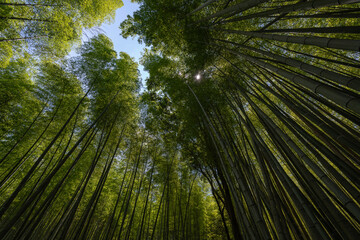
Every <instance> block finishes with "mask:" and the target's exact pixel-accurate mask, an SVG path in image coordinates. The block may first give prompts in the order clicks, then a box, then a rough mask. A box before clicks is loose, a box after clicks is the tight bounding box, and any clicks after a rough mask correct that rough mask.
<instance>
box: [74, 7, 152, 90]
mask: <svg viewBox="0 0 360 240" xmlns="http://www.w3.org/2000/svg"><path fill="white" fill-rule="evenodd" d="M123 3H124V6H123V7H121V8H119V9H118V10H117V11H116V17H115V21H113V22H112V23H111V24H102V25H101V26H100V29H101V31H100V32H99V33H104V34H105V35H107V36H108V37H109V38H110V39H111V40H112V41H113V43H114V49H115V51H116V52H118V53H119V52H126V53H127V54H129V55H130V56H131V57H133V58H134V59H135V61H136V62H138V63H139V60H140V58H141V52H142V51H143V48H145V45H144V44H139V43H138V41H137V39H136V38H135V39H132V38H128V39H125V38H123V37H122V36H121V35H120V32H121V31H120V29H119V26H120V23H121V22H122V21H124V20H125V19H126V18H127V15H130V16H131V15H132V14H133V12H134V11H136V10H138V9H139V4H137V3H132V2H131V1H130V0H123ZM92 36H93V35H92V34H91V33H90V32H89V31H85V34H84V35H83V37H82V40H83V41H87V40H88V39H89V38H91V37H92ZM72 54H74V53H73V52H72V53H70V55H72ZM139 71H140V75H141V78H142V82H143V85H144V86H145V83H144V80H145V79H146V78H147V77H148V76H149V74H148V73H147V72H145V71H144V70H143V66H142V65H139Z"/></svg>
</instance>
